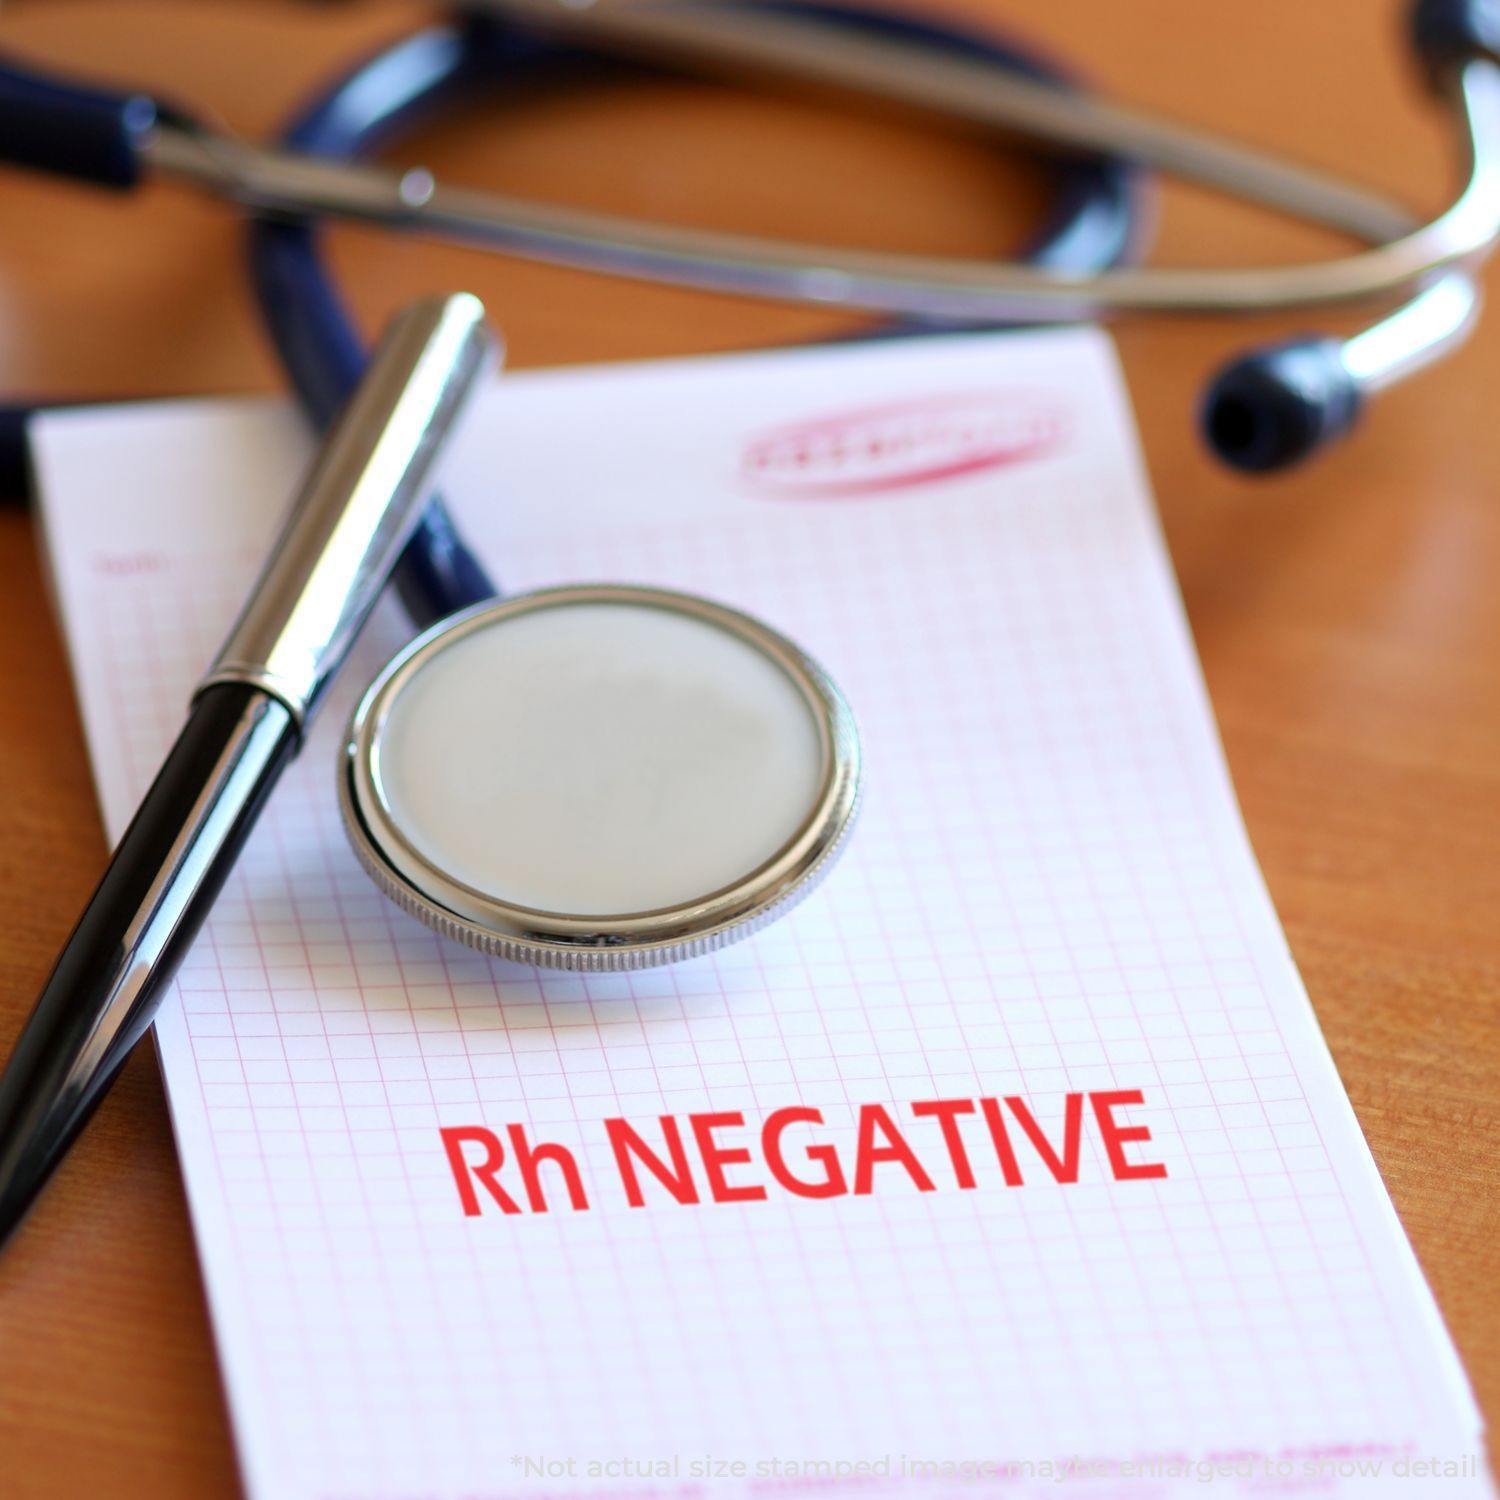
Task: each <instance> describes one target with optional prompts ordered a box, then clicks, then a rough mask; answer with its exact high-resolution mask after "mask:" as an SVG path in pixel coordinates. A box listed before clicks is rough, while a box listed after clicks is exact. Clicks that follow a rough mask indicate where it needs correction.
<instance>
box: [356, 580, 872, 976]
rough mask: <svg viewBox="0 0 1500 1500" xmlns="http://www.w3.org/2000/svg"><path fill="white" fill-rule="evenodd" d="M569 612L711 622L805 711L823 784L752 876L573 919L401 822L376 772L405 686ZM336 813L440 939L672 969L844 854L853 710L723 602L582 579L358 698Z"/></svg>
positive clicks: (570, 962)
mask: <svg viewBox="0 0 1500 1500" xmlns="http://www.w3.org/2000/svg"><path fill="white" fill-rule="evenodd" d="M573 604H631V605H638V606H646V607H648V608H655V609H660V610H664V611H666V612H668V613H671V614H677V615H685V616H688V617H691V618H693V619H695V620H698V621H706V622H707V623H709V624H711V625H714V626H716V627H717V628H719V629H721V630H723V631H725V632H726V633H727V634H729V635H730V636H732V637H734V638H735V639H736V640H739V641H740V642H742V643H744V644H746V645H749V646H751V647H753V648H754V649H755V650H757V651H759V652H760V653H761V654H762V655H763V656H765V657H766V658H768V659H769V660H770V661H771V662H772V664H773V665H775V666H776V667H777V668H779V669H780V670H781V672H782V673H783V674H785V676H786V677H788V678H789V679H790V680H791V681H792V683H793V684H794V685H795V686H796V688H797V689H798V691H799V692H800V694H801V696H802V698H803V700H804V702H805V703H806V704H807V706H808V708H809V709H810V710H811V712H812V717H813V720H814V723H815V724H816V726H817V733H818V743H819V748H820V752H821V755H822V775H821V779H820V783H819V790H818V795H817V798H816V800H815V802H814V804H813V807H812V810H811V812H810V813H809V814H808V815H807V817H806V818H805V819H804V820H803V821H802V823H801V825H800V826H799V827H798V829H797V831H796V832H795V833H794V834H793V835H792V837H791V838H790V839H789V840H788V841H787V842H786V843H785V844H783V845H782V847H781V848H780V849H779V850H778V851H777V852H776V853H775V854H773V855H772V856H771V858H770V859H768V860H766V861H765V862H764V863H762V864H761V865H759V866H757V867H756V868H755V869H753V870H751V871H749V872H748V873H747V874H746V875H743V876H741V877H740V878H739V879H738V880H736V881H734V882H732V883H731V884H729V885H726V886H722V887H720V888H719V889H718V890H715V891H711V892H708V893H707V894H705V895H704V896H702V897H700V898H698V899H697V900H694V901H687V902H682V903H679V904H677V905H673V906H665V907H658V908H654V909H651V910H646V911H637V912H625V913H620V914H619V915H613V916H575V915H571V914H569V913H566V912H556V911H543V910H539V909H537V908H534V907H528V906H522V905H519V904H517V903H514V902H509V901H505V900H501V899H499V898H497V897H495V896H493V895H491V894H489V893H487V892H485V891H481V890H478V889H476V888H475V887H473V886H471V885H466V884H464V883H463V882H461V881H457V880H454V879H453V878H452V876H451V875H449V874H448V873H447V872H446V871H444V870H442V869H440V868H439V867H438V866H437V865H436V864H434V863H433V862H432V861H431V860H430V859H428V858H427V857H426V856H425V855H424V854H422V853H421V852H420V851H418V850H417V849H416V848H415V847H414V846H413V845H412V843H411V842H410V840H409V839H407V838H406V836H405V835H404V834H403V833H402V831H401V829H400V828H399V827H398V825H397V821H396V818H395V817H394V815H393V813H392V810H391V807H390V803H389V799H388V797H387V795H386V791H385V787H384V785H383V782H382V777H381V767H380V749H381V738H382V733H383V730H384V728H385V725H386V723H387V721H388V719H389V716H390V712H391V710H392V707H393V705H394V704H395V701H396V699H397V697H398V696H399V694H400V693H401V691H402V690H403V688H404V687H405V686H406V685H407V684H408V683H410V682H411V680H412V679H413V677H414V676H415V675H416V674H417V673H418V672H419V671H421V669H422V668H423V666H424V665H425V664H426V663H427V662H429V661H430V660H431V659H432V657H433V656H434V655H435V654H436V653H437V652H439V651H442V650H444V649H445V648H446V647H447V646H449V645H451V644H453V643H455V642H456V641H458V640H460V639H462V638H463V637H465V636H467V635H469V634H471V633H473V632H475V631H479V630H484V629H487V628H488V627H490V626H492V625H494V624H496V623H498V622H500V621H502V620H505V619H508V618H511V617H514V616H517V615H521V614H527V613H531V612H534V611H537V610H545V609H553V608H558V607H566V606H569V605H573ZM338 790H339V810H340V812H341V814H342V816H343V821H344V828H345V831H346V833H347V834H348V836H349V841H350V843H351V844H352V846H353V848H354V852H355V854H356V855H357V856H358V858H359V860H360V863H361V864H362V865H363V866H364V868H365V870H366V872H367V873H368V874H369V875H370V876H371V878H372V879H373V880H374V881H375V883H376V884H377V885H378V886H379V887H380V889H381V890H382V891H383V892H384V893H385V894H386V895H387V896H388V897H390V899H391V900H393V901H394V902H395V903H396V904H397V905H398V906H400V907H401V908H402V909H403V910H405V911H407V912H409V913H410V914H411V915H413V916H415V917H416V918H418V919H419V920H420V921H422V922H424V923H426V924H427V926H429V927H432V928H434V929H435V930H436V931H438V932H440V933H442V934H443V935H444V936H445V937H450V938H454V939H457V940H458V941H459V942H462V943H466V944H468V945H469V946H470V947H472V948H478V949H479V950H481V951H482V952H485V953H488V954H491V955H493V956H495V957H498V958H505V959H510V960H512V961H514V962H518V963H528V964H538V965H541V966H542V967H544V968H553V969H572V970H578V971H582V972H586V973H610V972H618V971H622V970H630V969H645V968H652V967H654V966H656V965H659V964H669V963H675V962H677V961H678V960H680V959H685V958H694V957H698V956H700V955H702V954H705V953H710V952H712V951H714V950H715V949H717V948H722V947H724V946H726V945H727V944H729V943H732V942H736V941H738V940H739V939H740V938H744V937H748V936H750V935H751V934H752V933H754V932H756V931H758V930H759V929H760V928H762V927H764V926H766V925H767V924H768V923H770V922H772V921H774V920H776V918H778V917H780V916H782V915H783V914H784V913H785V912H787V911H789V910H790V909H791V908H792V907H794V906H795V905H797V903H798V902H800V901H801V900H803V898H804V897H806V896H808V895H810V894H811V892H812V891H813V890H814V889H815V888H816V887H817V885H818V883H819V882H820V881H821V880H822V878H823V876H824V875H825V874H826V873H827V872H828V870H829V869H830V868H831V867H832V865H833V863H834V861H835V859H836V857H837V856H838V854H839V853H840V852H841V851H842V848H843V846H844V843H845V841H846V839H847V836H848V833H849V830H850V828H851V827H852V826H853V823H854V820H855V816H856V814H857V811H858V806H859V798H860V748H859V736H858V732H857V730H856V727H855V722H854V715H853V713H852V712H851V710H850V708H849V705H848V704H847V703H846V702H845V701H844V698H843V695H842V694H841V693H840V692H839V690H838V688H837V687H836V686H835V685H834V683H833V681H832V679H831V678H830V677H829V676H828V674H827V673H826V672H824V671H823V669H822V668H821V667H820V666H819V665H818V664H817V663H816V662H815V661H813V660H812V659H811V658H810V657H808V656H807V655H806V654H805V653H804V652H802V651H801V650H800V649H799V648H798V647H797V646H795V645H794V644H793V643H792V642H791V641H789V640H787V639H786V637H785V636H782V635H780V634H778V633H777V632H776V631H774V630H772V629H771V628H770V627H769V626H767V625H765V624H763V623H762V622H761V621H759V620H756V619H754V618H753V617H752V616H750V615H746V614H742V613H740V612H739V611H738V610H734V609H730V608H729V607H727V606H726V605H722V604H717V603H714V602H712V601H710V600H707V599H701V598H698V597H696V596H694V595H690V594H679V593H675V592H673V591H671V590H667V589H656V588H641V587H634V586H627V585H623V584H589V585H578V586H571V587H565V588H553V589H541V590H538V591H536V592H533V593H528V594H518V595H514V596H512V597H510V598H507V599H505V600H503V601H500V602H498V603H487V604H482V605H477V606H475V607H474V608H472V609H469V610H465V611H463V612H462V613H460V614H458V615H455V616H453V617H451V618H450V619H447V620H444V621H440V622H439V623H438V624H437V625H435V626H433V627H432V628H431V629H430V630H428V631H426V632H425V633H424V634H422V635H420V636H418V637H417V638H416V639H415V640H414V641H412V642H411V644H410V645H408V646H407V647H406V648H405V649H404V650H403V651H402V652H400V654H399V655H397V656H396V657H395V658H394V659H393V660H392V661H391V662H390V663H389V664H388V665H387V666H386V667H385V668H384V669H383V670H382V671H381V673H380V675H379V676H378V677H376V679H375V680H374V682H372V683H371V684H370V686H369V688H368V689H367V690H366V691H365V693H364V695H363V697H362V698H361V699H360V702H359V704H358V705H357V706H356V708H355V710H354V713H353V715H352V717H351V718H350V721H349V728H348V733H347V734H346V736H345V740H344V744H343V746H342V747H341V750H340V765H339V771H338Z"/></svg>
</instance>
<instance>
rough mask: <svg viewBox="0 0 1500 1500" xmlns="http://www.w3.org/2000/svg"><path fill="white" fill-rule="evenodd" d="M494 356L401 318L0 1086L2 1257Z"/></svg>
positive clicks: (307, 712) (116, 1060) (447, 331)
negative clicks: (3, 1250)
mask: <svg viewBox="0 0 1500 1500" xmlns="http://www.w3.org/2000/svg"><path fill="white" fill-rule="evenodd" d="M494 347H495V343H494V340H493V338H492V336H491V335H490V333H489V332H488V330H487V328H486V326H485V323H484V309H483V307H482V306H481V305H480V303H479V301H478V300H477V299H476V298H474V297H470V296H467V295H457V296H452V297H442V298H433V299H430V300H427V301H424V302H420V303H417V304H416V305H415V306H413V307H411V308H409V309H407V310H406V311H405V312H403V313H401V314H400V315H398V316H397V317H396V318H395V319H394V320H393V321H392V323H391V325H390V327H389V328H388V330H387V331H386V334H385V336H384V338H383V339H382V340H381V343H380V346H379V347H378V349H377V350H376V352H375V354H374V356H373V358H372V360H371V363H370V366H369V369H368V371H367V372H366V374H365V376H364V378H363V379H362V380H361V381H360V384H359V387H358V388H357V389H356V391H355V393H354V395H353V397H352V398H351V399H350V402H349V405H348V407H347V408H346V410H345V411H344V413H343V415H342V416H341V417H340V418H339V420H338V422H337V423H336V425H335V426H334V428H333V429H332V431H331V433H330V434H329V436H328V438H327V441H326V442H325V443H324V445H323V448H322V450H321V452H320V453H319V456H318V458H317V460H316V461H315V462H314V464H313V467H312V469H311V470H310V471H309V473H308V475H307V477H306V479H305V480H304V482H303V485H302V488H301V490H300V492H299V493H298V495H297V497H296V499H295V500H294V501H293V503H292V506H291V509H290V511H289V513H288V516H287V519H286V521H285V523H284V525H283V527H282V530H281V533H280V535H279V537H278V538H277V540H276V542H275V544H274V546H273V547H272V550H271V553H270V556H269V558H268V559H267V561H266V564H265V567H264V568H263V569H262V571H261V574H260V577H259V579H258V580H257V582H256V584H255V587H254V588H253V589H252V590H251V593H250V596H249V599H248V601H247V602H246V604H245V606H244V609H243V610H242V612H241V614H240V617H239V619H238V621H237V622H236V623H235V625H234V628H233V629H232V630H231V631H230V633H229V637H228V639H227V640H226V641H225V643H224V645H223V647H222V648H221V650H220V652H219V654H218V657H217V658H216V659H215V661H214V663H213V665H212V666H211V667H210V668H209V671H208V673H207V675H206V676H205V677H204V678H203V680H202V681H201V682H200V683H199V685H198V688H197V691H196V692H195V694H194V696H193V699H192V702H191V705H190V707H189V709H188V715H187V721H186V723H185V724H184V725H183V728H182V730H181V732H180V733H179V734H178V736H177V741H176V743H175V744H174V745H173V746H172V749H171V750H170V751H169V752H168V754H167V758H166V760H165V761H164V762H163V764H162V767H161V770H160V771H159V772H158V773H157V776H156V780H155V781H154V782H153V783H152V785H151V789H150V791H148V792H147V793H146V796H145V799H144V800H143V801H142V803H141V805H140V807H139V808H138V810H137V811H136V814H135V817H134V818H133V819H132V820H131V823H130V826H129V827H128V828H127V829H126V830H125V836H124V838H122V839H121V840H120V843H119V847H118V848H117V849H116V850H115V851H114V854H113V855H112V856H111V857H110V862H109V866H108V868H107V869H106V870H105V872H104V877H103V879H102V880H101V881H100V882H99V886H98V888H97V889H96V890H95V892H94V894H93V896H92V898H91V899H90V901H89V903H88V905H87V907H85V908H84V912H83V915H82V916H81V917H80V918H79V920H78V925H77V926H76V927H75V928H74V929H73V933H72V935H71V936H70V937H69V938H68V941H67V943H66V944H65V945H64V947H63V950H62V953H61V954H60V956H59V957H58V960H57V964H56V966H55V967H54V968H53V970H52V974H51V976H50V977H49V978H48V980H47V982H46V984H45V985H44V986H43V989H42V992H41V996H40V998H39V999H38V1001H37V1004H36V1008H35V1010H33V1012H32V1014H31V1017H30V1019H29V1020H28V1021H27V1023H26V1026H25V1029H24V1030H23V1031H22V1033H21V1036H20V1039H19V1040H18V1041H17V1043H16V1047H15V1051H14V1053H13V1054H12V1055H11V1058H10V1062H9V1064H8V1065H7V1067H6V1069H5V1072H4V1075H3V1076H0V1244H3V1243H4V1241H5V1240H6V1239H7V1238H8V1237H9V1235H10V1233H11V1232H12V1231H13V1230H14V1229H15V1227H16V1225H17V1224H18V1223H19V1222H20V1221H21V1219H22V1218H23V1217H24V1215H25V1214H26V1211H27V1210H28V1209H29V1208H30V1206H31V1204H32V1202H33V1200H34V1199H35V1197H36V1195H37V1193H38V1192H39V1191H40V1189H41V1187H42V1185H43V1184H44V1183H45V1182H46V1180H47V1178H48V1176H49V1175H50V1174H51V1172H52V1170H53V1169H54V1168H55V1167H56V1166H57V1163H58V1162H59V1161H60V1160H61V1158H62V1156H63V1155H64V1153H65V1152H66V1151H67V1149H68V1147H69V1145H70V1144H71V1143H72V1141H73V1139H74V1137H75V1136H76V1135H77V1134H78V1131H79V1130H80V1129H81V1128H82V1126H83V1124H84V1122H85V1121H86V1120H87V1119H88V1117H89V1115H90V1113H91V1112H92V1110H93V1108H94V1106H95V1105H96V1104H97V1103H98V1102H99V1099H100V1098H101V1097H102V1095H103V1094H104V1091H105V1090H106V1089H107V1088H108V1087H109V1084H110V1082H111V1081H112V1080H113V1078H114V1076H115V1074H116V1073H117V1072H118V1071H119V1068H120V1065H121V1064H122V1063H123V1062H124V1060H125V1058H126V1056H127V1055H128V1053H129V1052H130V1049H131V1048H132V1047H134V1046H135V1044H136V1042H138V1041H139V1040H140V1038H141V1037H142V1035H144V1033H145V1031H146V1029H147V1028H148V1027H149V1025H150V1024H151V1018H152V1015H153V1014H154V1012H155V1010H156V1007H157V1004H158V1003H159V1001H160V1000H161V997H162V995H163V993H164V992H165V990H166V987H167V985H168V983H169V982H170V981H171V978H172V975H173V974H174V973H175V972H176V969H177V965H178V963H179V962H180V961H181V959H182V956H183V954H184V953H185V952H186V950H187V948H188V946H189V944H190V943H191V942H192V939H193V937H194V936H195V934H196V933H197V931H198V929H199V928H200V927H201V926H202V924H203V919H204V918H205V917H206V916H207V914H208V911H209V908H210V907H211V906H212V904H213V901H214V898H215V896H216V895H217V894H218V892H219V889H220V887H221V886H222V885H223V883H224V879H225V877H226V876H227V875H228V873H229V870H230V867H231V866H232V865H233V863H234V860H235V858H236V856H237V855H238V853H239V851H240V848H241V846H242V845H243V844H244V842H245V839H246V836H247V835H248V834H249V832H250V830H251V828H252V827H253V826H254V824H255V820H256V818H257V817H258V816H259V814H260V812H261V809H262V808H263V807H264V806H265V803H266V799H267V798H268V797H269V795H270V793H271V790H272V788H273V787H274V786H275V784H276V781H277V779H278V777H279V776H280V775H281V772H282V771H283V770H284V769H285V768H286V766H287V764H288V763H289V762H290V761H291V760H292V758H293V757H294V756H295V755H296V753H297V751H298V749H299V748H300V747H301V744H302V740H303V738H304V733H305V730H306V727H307V724H308V722H309V720H310V719H311V718H312V715H313V713H314V712H315V711H316V709H317V707H318V704H319V702H320V700H321V698H322V696H323V692H324V690H325V689H326V688H327V686H328V684H329V682H330V681H331V680H332V678H333V676H334V674H335V673H336V672H337V671H338V669H339V666H340V665H341V664H342V662H343V660H344V657H345V656H346V655H347V654H348V651H349V647H350V646H351V644H352V643H353V640H354V637H355V636H356V635H357V634H358V632H359V629H360V627H361V626H362V625H363V624H364V622H365V619H366V618H367V617H368V615H369V613H370V610H371V609H372V608H373V606H374V604H375V600H376V598H377V597H378V596H379V593H380V590H381V587H382V585H383V584H384V583H385V580H386V578H387V576H388V574H389V573H390V570H391V567H392V566H393V564H394V563H395V561H396V559H397V557H398V556H399V555H400V553H401V548H402V546H403V544H404V543H405V541H406V539H407V537H408V536H409V535H410V533H411V530H412V527H413V526H414V525H415V523H416V520H417V518H418V516H419V515H420V514H421V510H422V505H423V502H424V501H425V500H426V498H427V495H428V492H429V484H430V480H431V476H432V471H433V468H434V466H435V463H436V460H437V457H438V453H439V450H440V448H441V447H442V444H443V441H444V439H445V438H446V436H447V435H448V433H449V431H450V430H451V429H452V427H453V425H454V423H455V421H456V419H457V417H458V415H459V413H460V411H461V410H462V408H463V406H464V404H465V402H466V399H467V398H468V396H469V395H470V393H471V392H472V391H473V389H474V387H475V385H476V384H477V380H478V377H479V375H480V374H481V373H482V372H483V371H484V369H485V368H486V367H487V366H488V365H489V364H490V362H491V355H492V353H493V350H494Z"/></svg>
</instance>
